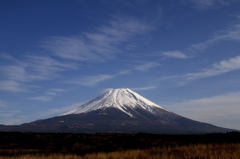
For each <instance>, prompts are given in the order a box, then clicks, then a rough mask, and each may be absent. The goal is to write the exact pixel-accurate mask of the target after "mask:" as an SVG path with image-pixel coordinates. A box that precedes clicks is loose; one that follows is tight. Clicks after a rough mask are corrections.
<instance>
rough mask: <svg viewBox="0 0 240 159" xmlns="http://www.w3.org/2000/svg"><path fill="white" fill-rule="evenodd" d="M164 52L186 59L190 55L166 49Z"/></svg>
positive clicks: (164, 53)
mask: <svg viewBox="0 0 240 159" xmlns="http://www.w3.org/2000/svg"><path fill="white" fill-rule="evenodd" d="M162 54H163V55H164V56H168V57H173V58H179V59H186V58H188V56H187V55H185V54H184V53H182V52H181V51H164V52H162Z"/></svg>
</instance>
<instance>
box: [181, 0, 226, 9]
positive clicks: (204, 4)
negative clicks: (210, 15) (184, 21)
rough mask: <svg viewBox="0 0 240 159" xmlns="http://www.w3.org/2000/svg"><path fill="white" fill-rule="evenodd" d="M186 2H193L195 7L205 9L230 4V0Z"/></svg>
mask: <svg viewBox="0 0 240 159" xmlns="http://www.w3.org/2000/svg"><path fill="white" fill-rule="evenodd" d="M184 2H188V3H191V4H192V5H193V6H194V7H195V8H198V9H203V10H204V9H211V8H219V7H223V6H226V5H229V4H230V1H229V0H228V1H227V0H184Z"/></svg>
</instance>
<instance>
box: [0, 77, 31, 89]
mask: <svg viewBox="0 0 240 159" xmlns="http://www.w3.org/2000/svg"><path fill="white" fill-rule="evenodd" d="M0 90H3V91H9V92H26V91H27V87H25V86H23V85H22V84H21V83H19V82H16V81H13V80H2V81H0Z"/></svg>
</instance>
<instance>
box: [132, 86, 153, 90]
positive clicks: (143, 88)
mask: <svg viewBox="0 0 240 159" xmlns="http://www.w3.org/2000/svg"><path fill="white" fill-rule="evenodd" d="M155 88H157V86H147V87H136V88H131V89H132V90H136V91H141V90H151V89H155Z"/></svg>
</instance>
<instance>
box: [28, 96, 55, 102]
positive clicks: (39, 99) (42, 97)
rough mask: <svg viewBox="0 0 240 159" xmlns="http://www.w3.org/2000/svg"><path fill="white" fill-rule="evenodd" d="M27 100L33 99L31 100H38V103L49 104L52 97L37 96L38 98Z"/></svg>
mask: <svg viewBox="0 0 240 159" xmlns="http://www.w3.org/2000/svg"><path fill="white" fill-rule="evenodd" d="M29 99H33V100H38V101H42V102H49V101H51V100H52V97H49V96H39V97H32V98H29Z"/></svg>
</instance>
